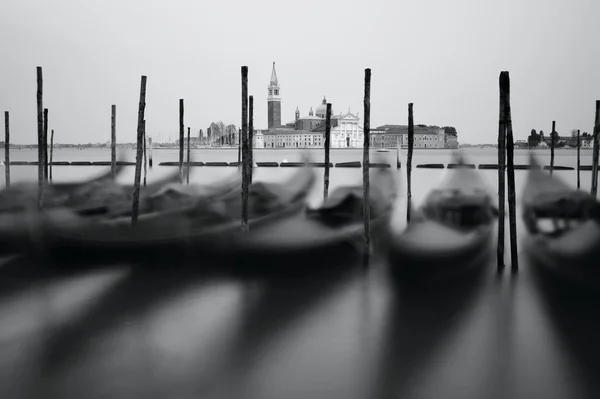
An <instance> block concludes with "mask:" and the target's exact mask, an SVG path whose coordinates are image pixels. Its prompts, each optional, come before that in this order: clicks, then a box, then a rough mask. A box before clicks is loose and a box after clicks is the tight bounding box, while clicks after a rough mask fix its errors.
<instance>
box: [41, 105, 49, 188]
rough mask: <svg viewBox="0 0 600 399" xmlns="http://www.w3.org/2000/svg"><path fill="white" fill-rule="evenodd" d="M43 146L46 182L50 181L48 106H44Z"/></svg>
mask: <svg viewBox="0 0 600 399" xmlns="http://www.w3.org/2000/svg"><path fill="white" fill-rule="evenodd" d="M42 146H43V147H44V150H43V154H44V183H48V108H44V138H43V141H42Z"/></svg>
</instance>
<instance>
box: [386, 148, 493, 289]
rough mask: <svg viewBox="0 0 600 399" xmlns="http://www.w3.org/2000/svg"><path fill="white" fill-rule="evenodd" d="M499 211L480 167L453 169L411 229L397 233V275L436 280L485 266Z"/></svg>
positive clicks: (393, 256)
mask: <svg viewBox="0 0 600 399" xmlns="http://www.w3.org/2000/svg"><path fill="white" fill-rule="evenodd" d="M457 164H458V165H459V166H460V165H464V164H465V163H464V161H463V160H462V159H460V160H459V161H458V162H457ZM496 215H497V210H496V206H495V204H494V200H493V196H492V195H491V193H490V191H489V189H488V187H486V184H485V182H484V181H483V180H482V178H481V176H480V175H479V174H478V172H477V171H476V170H473V169H471V168H467V167H457V168H453V169H451V170H447V172H446V176H445V177H444V179H443V182H442V184H441V185H440V186H439V187H438V188H436V189H434V190H432V191H431V192H430V193H429V194H428V196H427V197H426V198H425V201H424V204H423V205H422V206H421V207H420V208H419V209H417V211H416V212H415V215H414V217H413V219H412V220H411V222H410V223H409V224H408V226H407V228H406V229H405V230H404V231H402V232H398V233H394V234H393V236H392V237H391V239H390V249H389V255H390V268H391V272H392V274H393V275H394V276H397V277H399V278H403V279H410V278H425V279H433V278H438V277H439V278H442V277H447V276H452V275H457V274H458V273H460V272H464V271H467V270H469V269H473V268H475V267H477V266H480V265H483V264H484V263H485V261H486V259H487V257H488V256H489V254H490V253H491V239H492V237H493V235H494V234H493V225H494V219H495V218H496Z"/></svg>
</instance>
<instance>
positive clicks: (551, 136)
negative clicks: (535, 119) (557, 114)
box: [550, 121, 557, 176]
mask: <svg viewBox="0 0 600 399" xmlns="http://www.w3.org/2000/svg"><path fill="white" fill-rule="evenodd" d="M556 136H557V133H556V121H552V132H551V133H550V176H552V174H553V173H554V143H555V141H556V139H555V137H556Z"/></svg>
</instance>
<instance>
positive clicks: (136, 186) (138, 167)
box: [131, 75, 146, 225]
mask: <svg viewBox="0 0 600 399" xmlns="http://www.w3.org/2000/svg"><path fill="white" fill-rule="evenodd" d="M145 109H146V76H143V75H142V83H141V85H140V103H139V108H138V125H137V151H136V156H135V178H134V180H133V207H132V210H131V224H132V225H135V224H136V223H137V220H138V213H139V210H140V179H141V176H142V156H143V152H144V148H143V140H144V121H145V119H144V110H145Z"/></svg>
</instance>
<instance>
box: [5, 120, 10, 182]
mask: <svg viewBox="0 0 600 399" xmlns="http://www.w3.org/2000/svg"><path fill="white" fill-rule="evenodd" d="M4 176H5V177H4V178H5V183H6V187H10V117H9V114H8V111H4Z"/></svg>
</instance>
